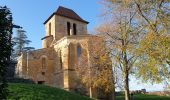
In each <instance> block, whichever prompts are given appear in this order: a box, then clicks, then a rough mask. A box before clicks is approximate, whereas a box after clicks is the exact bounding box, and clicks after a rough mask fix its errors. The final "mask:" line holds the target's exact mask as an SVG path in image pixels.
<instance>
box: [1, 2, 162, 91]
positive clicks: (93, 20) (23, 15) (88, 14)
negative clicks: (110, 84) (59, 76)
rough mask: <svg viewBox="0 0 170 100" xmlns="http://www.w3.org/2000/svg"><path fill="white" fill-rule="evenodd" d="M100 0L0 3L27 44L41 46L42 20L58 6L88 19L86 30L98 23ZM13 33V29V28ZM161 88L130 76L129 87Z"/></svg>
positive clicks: (43, 33)
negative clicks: (23, 35) (29, 41)
mask: <svg viewBox="0 0 170 100" xmlns="http://www.w3.org/2000/svg"><path fill="white" fill-rule="evenodd" d="M99 1H100V0H0V5H1V6H4V5H6V6H7V7H9V8H10V9H11V11H12V13H13V20H14V23H15V24H17V25H20V26H22V27H23V28H24V30H25V31H27V36H28V39H30V40H31V41H32V43H31V44H30V45H29V46H33V47H35V48H36V49H39V48H41V38H42V37H44V35H45V29H44V25H43V22H44V21H45V20H46V19H47V18H48V17H49V16H50V15H51V14H52V13H53V12H54V11H56V9H57V8H58V6H64V7H67V8H70V9H73V10H74V11H75V12H76V13H77V14H79V15H80V16H81V17H82V18H83V19H85V20H87V21H89V22H90V23H89V25H88V31H92V30H93V28H94V27H95V26H97V25H98V24H99V23H100V21H99V20H100V18H99V16H100V14H101V13H100V12H101V10H102V7H101V5H100V3H99ZM14 33H15V30H14ZM142 88H146V89H147V90H150V91H151V90H162V85H152V84H143V83H141V82H140V81H136V79H135V78H132V79H131V81H130V89H133V90H135V89H142Z"/></svg>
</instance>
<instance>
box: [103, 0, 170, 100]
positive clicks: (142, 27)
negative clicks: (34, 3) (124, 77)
mask: <svg viewBox="0 0 170 100" xmlns="http://www.w3.org/2000/svg"><path fill="white" fill-rule="evenodd" d="M102 1H104V4H105V5H106V6H105V7H106V8H108V9H107V11H109V13H108V12H107V13H105V15H109V17H110V18H112V19H116V20H117V18H120V17H125V14H126V13H127V12H129V11H130V13H131V15H132V16H133V17H132V18H131V16H129V17H126V19H125V20H123V21H122V22H123V23H129V22H132V23H133V24H129V26H130V29H132V30H129V31H122V32H126V33H131V32H133V31H134V29H133V27H135V29H136V30H138V31H136V32H138V33H140V34H141V35H140V36H139V37H140V38H137V39H138V40H137V41H138V42H137V45H136V46H130V47H135V49H136V50H135V49H134V48H132V51H135V52H133V53H131V54H133V55H134V57H132V58H135V59H136V61H135V63H134V66H135V68H134V71H132V72H135V74H136V76H137V77H140V78H142V79H143V80H144V81H152V82H157V83H160V82H162V81H164V80H166V79H169V71H168V70H169V56H170V48H169V47H170V36H169V32H170V30H169V29H170V28H169V26H170V23H169V22H170V6H169V4H170V2H169V0H102ZM117 8H118V9H117ZM120 11H124V13H123V14H122V13H121V15H120V16H118V17H117V16H116V17H115V15H117V14H118V13H119V12H120ZM113 12H117V14H116V13H113ZM129 18H130V19H131V20H130V21H129V22H126V20H127V19H129ZM116 20H114V21H116ZM118 20H119V19H118ZM114 21H113V22H114ZM122 22H121V23H122ZM114 27H116V26H114ZM123 29H125V30H126V29H128V28H127V27H126V25H124V26H123ZM112 30H113V28H112ZM120 30H122V28H120ZM109 32H112V31H109ZM117 32H118V33H119V34H120V31H117ZM108 35H110V34H108ZM110 36H111V37H114V36H112V35H110ZM127 36H130V37H131V36H133V34H132V35H127ZM116 39H119V38H115V37H114V40H116ZM121 40H122V39H121ZM135 40H136V39H135ZM111 43H113V44H114V43H115V42H111ZM118 47H119V46H118ZM118 47H117V48H118ZM127 47H129V46H125V48H127ZM125 50H126V49H125ZM129 51H130V50H129ZM126 54H127V57H130V55H129V53H126ZM127 61H129V60H127ZM125 98H126V100H129V94H128V93H126V91H125Z"/></svg>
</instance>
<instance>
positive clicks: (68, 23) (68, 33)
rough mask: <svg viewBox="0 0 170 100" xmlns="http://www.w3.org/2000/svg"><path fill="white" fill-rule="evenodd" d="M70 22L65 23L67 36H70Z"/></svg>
mask: <svg viewBox="0 0 170 100" xmlns="http://www.w3.org/2000/svg"><path fill="white" fill-rule="evenodd" d="M70 28H71V26H70V22H67V35H70Z"/></svg>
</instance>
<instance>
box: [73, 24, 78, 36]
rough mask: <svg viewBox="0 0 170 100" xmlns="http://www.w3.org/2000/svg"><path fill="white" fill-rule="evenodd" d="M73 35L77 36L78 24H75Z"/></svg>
mask: <svg viewBox="0 0 170 100" xmlns="http://www.w3.org/2000/svg"><path fill="white" fill-rule="evenodd" d="M73 34H74V35H76V34H77V28H76V24H75V23H74V24H73Z"/></svg>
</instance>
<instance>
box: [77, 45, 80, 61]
mask: <svg viewBox="0 0 170 100" xmlns="http://www.w3.org/2000/svg"><path fill="white" fill-rule="evenodd" d="M80 57H81V46H80V45H78V46H77V59H78V63H79V62H80Z"/></svg>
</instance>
